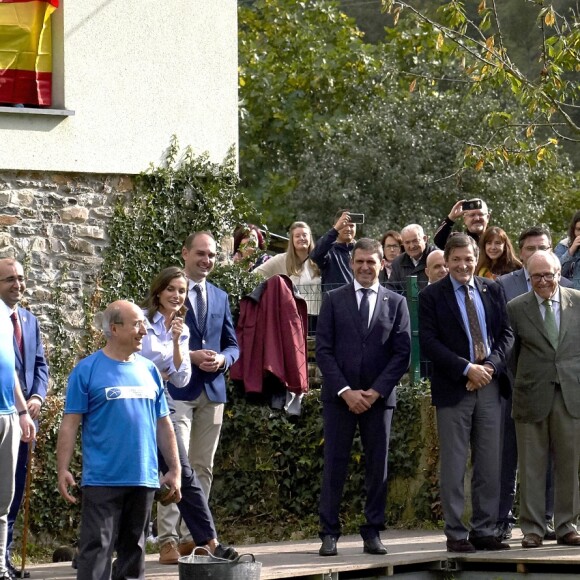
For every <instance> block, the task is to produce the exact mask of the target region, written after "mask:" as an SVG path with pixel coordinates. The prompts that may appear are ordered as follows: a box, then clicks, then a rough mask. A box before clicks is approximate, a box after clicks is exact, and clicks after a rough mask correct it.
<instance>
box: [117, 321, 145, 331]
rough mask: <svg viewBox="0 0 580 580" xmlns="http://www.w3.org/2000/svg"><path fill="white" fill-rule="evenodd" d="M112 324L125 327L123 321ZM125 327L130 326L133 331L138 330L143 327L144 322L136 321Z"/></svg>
mask: <svg viewBox="0 0 580 580" xmlns="http://www.w3.org/2000/svg"><path fill="white" fill-rule="evenodd" d="M113 324H120V325H121V326H125V323H124V322H123V321H121V322H113ZM127 326H132V327H133V328H134V329H135V330H140V329H141V327H142V326H145V321H144V320H138V321H137V322H128V323H127Z"/></svg>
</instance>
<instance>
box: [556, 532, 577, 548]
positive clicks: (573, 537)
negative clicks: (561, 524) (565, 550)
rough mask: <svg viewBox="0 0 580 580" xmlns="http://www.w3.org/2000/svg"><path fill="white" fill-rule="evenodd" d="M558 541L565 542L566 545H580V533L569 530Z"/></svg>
mask: <svg viewBox="0 0 580 580" xmlns="http://www.w3.org/2000/svg"><path fill="white" fill-rule="evenodd" d="M556 541H557V542H558V544H563V545H564V546H580V534H577V533H576V532H568V533H567V534H564V535H563V536H562V537H561V538H558V539H557V540H556Z"/></svg>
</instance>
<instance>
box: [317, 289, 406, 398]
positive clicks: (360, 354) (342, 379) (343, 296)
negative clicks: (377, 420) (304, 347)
mask: <svg viewBox="0 0 580 580" xmlns="http://www.w3.org/2000/svg"><path fill="white" fill-rule="evenodd" d="M410 354H411V334H410V323H409V311H408V309H407V303H406V301H405V299H404V298H403V297H401V296H399V295H398V294H396V293H394V292H391V291H390V290H387V289H386V288H383V287H382V286H379V292H378V295H377V303H376V306H375V310H374V312H373V317H372V320H371V324H370V326H369V328H368V329H367V330H366V331H363V328H362V325H361V322H360V315H359V311H358V304H357V300H356V295H355V290H354V284H353V283H350V284H347V285H346V286H342V287H341V288H338V289H336V290H332V291H330V292H328V293H327V294H326V295H325V296H324V299H323V302H322V307H321V309H320V315H319V317H318V324H317V327H316V362H317V363H318V366H319V367H320V371H321V372H322V378H323V383H322V400H323V401H328V402H331V401H334V400H336V399H337V396H338V392H339V391H340V390H341V389H343V388H344V387H346V386H348V387H350V388H351V389H363V390H368V389H370V388H372V389H374V390H376V391H378V392H379V393H380V394H381V395H382V397H383V401H384V402H385V406H387V407H394V406H395V403H396V391H395V387H396V385H397V383H398V382H399V381H400V380H401V377H402V376H403V375H404V374H405V373H406V372H407V369H408V368H409V359H410Z"/></svg>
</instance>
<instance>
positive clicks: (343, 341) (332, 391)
mask: <svg viewBox="0 0 580 580" xmlns="http://www.w3.org/2000/svg"><path fill="white" fill-rule="evenodd" d="M382 258H383V250H382V248H381V245H380V243H379V242H377V241H376V240H370V239H368V238H363V239H361V240H359V241H358V242H357V243H356V244H355V246H354V249H353V255H352V259H351V268H352V270H353V274H354V281H353V282H352V283H350V284H347V285H346V286H343V287H342V288H338V289H336V290H333V291H331V292H329V293H328V294H327V295H326V296H325V298H324V300H323V303H322V308H321V310H320V316H319V318H318V327H317V329H316V362H317V363H318V366H319V367H320V370H321V372H322V376H323V386H322V413H323V422H324V470H323V476H322V492H321V497H320V505H319V513H320V537H321V539H322V546H321V548H320V551H319V553H320V555H321V556H334V555H336V554H337V548H336V542H337V539H338V538H339V536H340V531H341V530H340V522H339V509H340V501H341V497H342V491H343V487H344V482H345V480H346V475H347V467H348V461H349V457H350V449H351V446H352V442H353V438H354V434H355V431H356V427H357V425H358V427H359V431H360V435H361V440H362V444H363V448H364V452H365V488H366V504H365V517H366V523H365V524H363V525H362V526H361V530H360V532H361V536H362V538H363V541H364V551H365V552H366V553H370V554H386V553H387V550H386V548H385V546H384V545H383V544H382V543H381V540H380V535H379V533H380V531H381V530H383V529H385V505H386V499H387V455H388V448H389V435H390V429H391V419H392V416H393V409H394V407H395V402H396V396H395V387H396V385H397V383H398V382H399V381H400V379H401V377H402V376H403V374H404V373H405V372H406V371H407V368H408V366H409V357H410V344H411V338H410V326H409V312H408V309H407V304H406V302H405V300H404V299H403V298H402V297H401V296H399V295H397V294H395V293H393V292H391V291H389V290H386V289H385V288H383V287H382V286H380V285H379V272H380V271H381V267H382Z"/></svg>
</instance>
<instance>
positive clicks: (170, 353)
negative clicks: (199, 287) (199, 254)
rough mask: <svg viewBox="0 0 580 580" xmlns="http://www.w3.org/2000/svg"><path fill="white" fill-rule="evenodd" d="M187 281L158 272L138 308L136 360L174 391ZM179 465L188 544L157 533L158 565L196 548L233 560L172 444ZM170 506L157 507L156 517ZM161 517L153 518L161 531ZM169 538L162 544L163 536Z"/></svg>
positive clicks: (184, 344) (182, 382)
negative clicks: (141, 331)
mask: <svg viewBox="0 0 580 580" xmlns="http://www.w3.org/2000/svg"><path fill="white" fill-rule="evenodd" d="M187 286H188V280H187V276H186V275H185V272H184V271H183V270H182V269H181V268H177V267H175V266H172V267H170V268H165V269H164V270H162V271H161V272H160V273H159V274H158V275H157V276H156V277H155V279H154V280H153V282H152V283H151V288H150V290H149V295H148V296H147V298H146V300H145V302H144V303H143V313H144V314H145V328H146V329H147V335H146V336H145V337H144V338H143V342H142V344H143V348H142V350H141V355H142V356H144V357H145V358H148V359H149V360H151V361H152V362H153V363H154V364H155V366H157V368H158V369H159V372H160V373H161V376H162V377H163V380H164V381H165V384H166V386H167V382H171V384H172V385H174V386H175V387H177V388H183V387H185V386H187V384H188V383H189V380H190V378H191V362H190V359H189V329H188V328H187V326H186V325H185V324H184V318H185V312H186V306H185V299H186V296H187ZM165 394H166V396H167V402H168V405H169V410H170V412H171V413H173V404H172V403H173V401H172V399H171V397H170V396H169V395H168V394H167V388H166V390H165ZM177 448H178V451H179V461H180V463H181V495H182V498H181V501H180V502H179V504H178V506H177V507H178V509H179V511H180V513H181V516H182V517H183V520H184V521H185V523H186V525H187V527H188V529H189V531H190V533H191V536H192V539H191V540H186V541H185V542H182V543H181V544H180V545H179V546H178V545H177V542H176V541H175V539H174V538H173V535H174V534H175V536H177V532H176V530H161V529H160V530H159V533H160V548H159V552H160V557H159V562H160V563H162V564H177V561H178V559H179V557H180V556H184V555H188V554H190V553H191V552H192V551H193V548H194V547H195V546H203V547H205V548H206V549H207V550H208V551H209V552H211V553H212V554H213V555H215V556H217V557H219V558H226V559H234V558H236V557H237V552H236V551H235V550H234V549H233V548H232V547H226V546H222V545H221V544H220V543H219V542H218V540H217V533H216V531H215V526H214V522H213V516H212V514H211V512H210V510H209V507H208V504H207V498H206V497H205V494H204V493H203V490H202V489H201V486H200V484H199V480H198V478H197V475H196V474H195V471H194V470H193V469H192V468H191V466H190V464H189V460H188V457H187V450H186V449H185V448H184V447H183V445H182V444H181V443H180V441H179V439H177ZM159 468H160V470H161V471H163V472H164V471H165V470H166V469H167V465H166V463H165V460H164V459H163V456H162V455H161V454H160V453H159ZM164 509H165V510H167V509H170V507H169V506H159V507H158V516H159V514H160V513H161V514H162V513H163V510H164ZM162 519H163V518H162V517H158V527H159V528H161V520H162ZM164 533H165V534H167V535H168V537H167V538H166V540H165V541H163V534H164Z"/></svg>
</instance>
